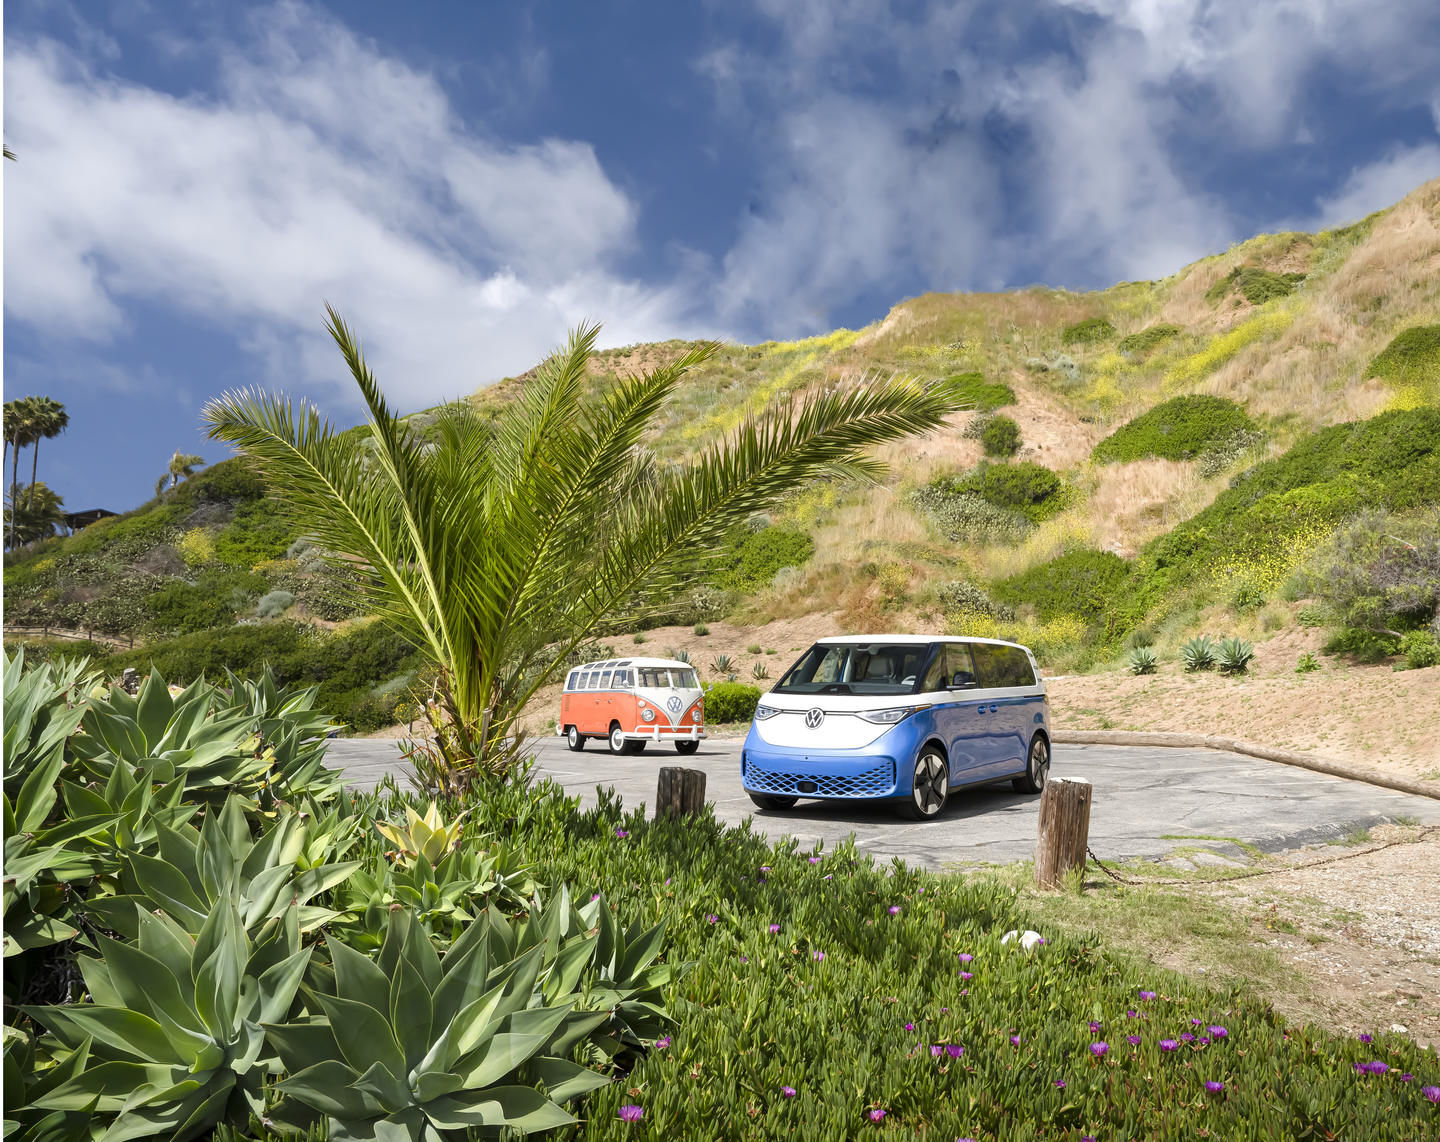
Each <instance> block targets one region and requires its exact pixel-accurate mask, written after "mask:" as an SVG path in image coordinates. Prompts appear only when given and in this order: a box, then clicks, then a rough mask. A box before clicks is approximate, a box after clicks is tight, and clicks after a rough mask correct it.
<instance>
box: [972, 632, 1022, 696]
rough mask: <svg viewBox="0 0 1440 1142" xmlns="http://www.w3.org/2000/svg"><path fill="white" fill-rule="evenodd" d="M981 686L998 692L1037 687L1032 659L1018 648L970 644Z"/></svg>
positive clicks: (978, 643) (980, 643)
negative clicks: (1011, 687)
mask: <svg viewBox="0 0 1440 1142" xmlns="http://www.w3.org/2000/svg"><path fill="white" fill-rule="evenodd" d="M970 649H971V651H972V652H973V654H974V655H975V667H976V672H977V674H978V677H979V681H980V685H981V686H984V687H986V688H988V689H994V690H998V689H1001V688H1003V687H1006V686H1033V685H1035V671H1033V670H1032V669H1031V668H1030V659H1029V658H1027V657H1026V656H1025V652H1024V651H1023V650H1021V649H1020V648H1019V647H1017V646H996V645H994V644H993V643H983V642H976V643H971V644H970Z"/></svg>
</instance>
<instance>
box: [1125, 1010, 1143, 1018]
mask: <svg viewBox="0 0 1440 1142" xmlns="http://www.w3.org/2000/svg"><path fill="white" fill-rule="evenodd" d="M1125 1018H1126V1019H1139V1018H1140V1012H1138V1011H1127V1012H1125Z"/></svg>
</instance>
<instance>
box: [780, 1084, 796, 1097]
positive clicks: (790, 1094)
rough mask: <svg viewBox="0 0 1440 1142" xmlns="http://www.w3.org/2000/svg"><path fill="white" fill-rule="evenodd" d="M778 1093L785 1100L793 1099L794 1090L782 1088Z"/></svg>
mask: <svg viewBox="0 0 1440 1142" xmlns="http://www.w3.org/2000/svg"><path fill="white" fill-rule="evenodd" d="M780 1093H781V1094H783V1095H784V1096H785V1097H786V1098H794V1097H795V1088H794V1087H793V1086H782V1087H781V1088H780Z"/></svg>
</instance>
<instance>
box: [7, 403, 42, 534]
mask: <svg viewBox="0 0 1440 1142" xmlns="http://www.w3.org/2000/svg"><path fill="white" fill-rule="evenodd" d="M35 432H36V416H35V398H34V397H20V398H18V399H17V400H12V401H6V402H5V446H6V448H7V449H8V448H9V447H11V446H13V447H14V449H15V456H14V458H13V459H12V460H11V469H10V494H11V495H12V496H13V495H14V494H15V490H16V489H17V488H18V487H19V485H20V449H22V448H24V447H25V446H26V445H27V444H33V443H34V442H35V439H36V436H35ZM12 506H14V504H13V501H12ZM7 531H8V534H9V545H10V546H11V547H14V546H15V513H14V512H11V513H10V526H9V528H8V529H7Z"/></svg>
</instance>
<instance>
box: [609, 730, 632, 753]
mask: <svg viewBox="0 0 1440 1142" xmlns="http://www.w3.org/2000/svg"><path fill="white" fill-rule="evenodd" d="M624 735H625V731H624V730H623V729H621V728H620V723H619V722H611V723H610V733H609V734H608V735H607V739H606V740H608V741H609V743H610V752H611V753H613V754H615V756H616V757H619V756H621V755H623V754H627V753H629V752H630V743H629V742H628V741H626V740H625V736H624Z"/></svg>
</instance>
